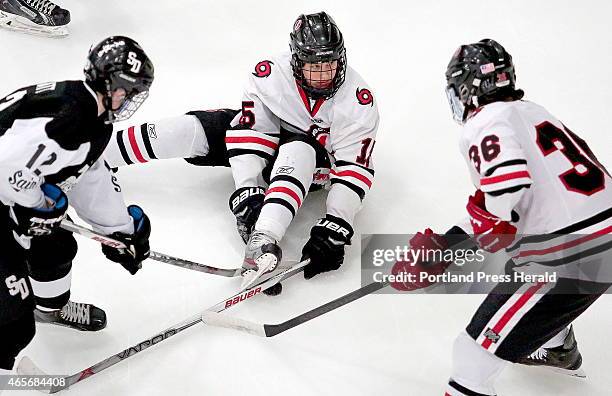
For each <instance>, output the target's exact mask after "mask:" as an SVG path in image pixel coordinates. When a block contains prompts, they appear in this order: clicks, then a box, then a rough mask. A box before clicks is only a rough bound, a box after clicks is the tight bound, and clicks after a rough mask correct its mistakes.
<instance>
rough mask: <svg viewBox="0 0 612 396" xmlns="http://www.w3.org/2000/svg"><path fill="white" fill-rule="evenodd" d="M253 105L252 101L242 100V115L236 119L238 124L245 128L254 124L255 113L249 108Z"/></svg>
mask: <svg viewBox="0 0 612 396" xmlns="http://www.w3.org/2000/svg"><path fill="white" fill-rule="evenodd" d="M253 107H255V103H253V102H246V101H245V102H242V115H241V116H240V120H239V121H238V122H239V123H240V125H244V126H245V127H247V128H252V127H253V125H255V113H253V112H252V111H251V110H249V109H252V108H253Z"/></svg>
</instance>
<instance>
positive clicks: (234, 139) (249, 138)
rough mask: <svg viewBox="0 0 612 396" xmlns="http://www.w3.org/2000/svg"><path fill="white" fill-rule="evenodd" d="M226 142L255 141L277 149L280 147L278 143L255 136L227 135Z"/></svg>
mask: <svg viewBox="0 0 612 396" xmlns="http://www.w3.org/2000/svg"><path fill="white" fill-rule="evenodd" d="M225 143H255V144H261V145H262V146H266V147H270V148H271V149H275V150H276V148H277V147H278V144H277V143H274V142H271V141H269V140H266V139H264V138H260V137H255V136H243V137H226V138H225Z"/></svg>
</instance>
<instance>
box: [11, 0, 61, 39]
mask: <svg viewBox="0 0 612 396" xmlns="http://www.w3.org/2000/svg"><path fill="white" fill-rule="evenodd" d="M69 22H70V12H69V11H68V10H65V9H63V8H61V7H60V6H58V5H57V4H54V3H52V2H50V1H49V0H0V26H2V27H4V28H7V29H11V30H17V31H20V32H24V33H30V34H36V35H42V36H50V37H61V36H66V35H68V28H67V27H66V26H67V25H68V23H69Z"/></svg>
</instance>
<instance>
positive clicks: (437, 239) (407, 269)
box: [391, 228, 451, 291]
mask: <svg viewBox="0 0 612 396" xmlns="http://www.w3.org/2000/svg"><path fill="white" fill-rule="evenodd" d="M409 243H410V247H411V248H412V250H414V251H421V253H420V255H419V256H418V259H417V260H416V261H415V262H413V261H411V260H409V261H398V262H397V263H395V265H394V266H393V268H392V269H391V273H392V274H393V275H398V274H400V273H405V274H406V275H407V276H405V278H408V276H410V278H411V279H412V280H409V279H405V280H404V281H397V282H393V283H391V287H393V288H394V289H395V290H400V291H411V290H417V289H422V288H424V287H427V286H431V285H432V284H433V283H434V282H432V281H431V280H430V278H429V275H441V274H443V273H444V271H446V268H448V266H449V265H450V264H451V262H447V261H438V262H427V261H425V259H426V257H425V256H424V255H425V252H427V251H428V250H429V251H434V250H438V251H444V250H446V249H447V248H448V241H447V240H446V238H444V237H443V236H442V235H438V234H436V233H435V232H433V231H432V230H431V228H428V229H426V230H425V231H424V232H418V233H417V234H416V235H415V236H413V237H412V238H411V239H410V242H409ZM443 256H444V254H435V255H433V257H443Z"/></svg>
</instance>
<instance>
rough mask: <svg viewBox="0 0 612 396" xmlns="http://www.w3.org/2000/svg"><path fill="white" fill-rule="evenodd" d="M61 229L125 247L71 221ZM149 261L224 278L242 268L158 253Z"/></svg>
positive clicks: (153, 254)
mask: <svg viewBox="0 0 612 396" xmlns="http://www.w3.org/2000/svg"><path fill="white" fill-rule="evenodd" d="M62 228H63V229H65V230H66V231H70V232H74V233H75V234H79V235H81V236H84V237H86V238H89V239H92V240H94V241H97V242H100V243H101V244H103V245H107V246H110V247H114V248H115V249H125V248H126V246H125V244H124V243H123V242H121V241H118V240H116V239H113V238H111V237H108V236H106V235H103V234H100V233H98V232H96V231H94V230H91V229H89V228H86V227H83V226H80V225H78V224H75V223H73V222H72V221H70V220H68V219H65V220H63V221H62ZM149 258H150V259H153V260H156V261H161V262H162V263H166V264H171V265H174V266H176V267H181V268H185V269H189V270H193V271H199V272H205V273H207V274H213V275H219V276H226V277H229V278H232V277H235V276H240V274H242V271H243V269H242V267H241V268H235V269H226V268H217V267H211V266H210V265H205V264H200V263H196V262H194V261H190V260H185V259H181V258H178V257H173V256H170V255H168V254H164V253H159V252H154V251H151V253H150V256H149Z"/></svg>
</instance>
